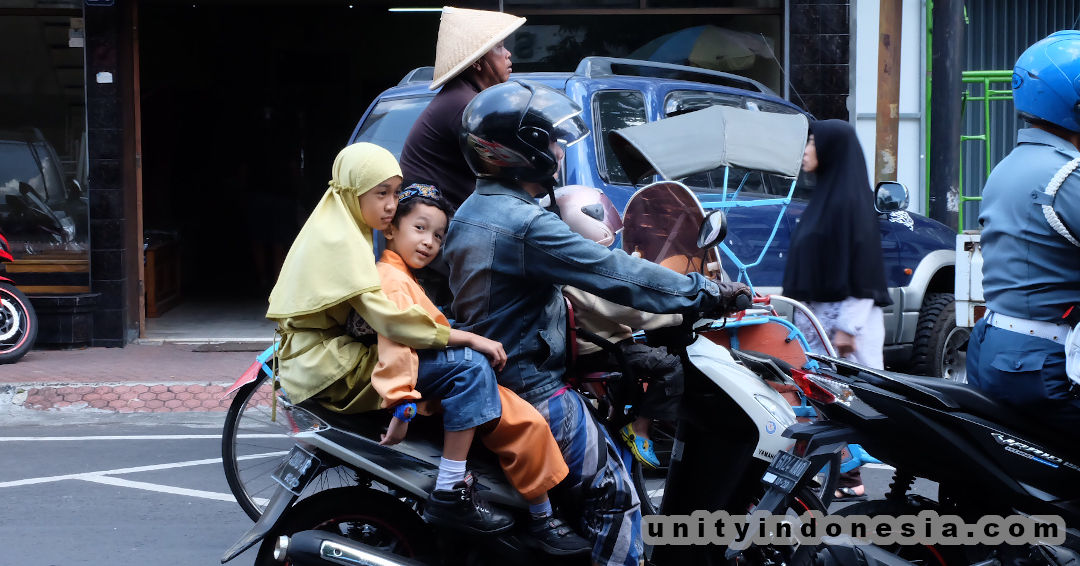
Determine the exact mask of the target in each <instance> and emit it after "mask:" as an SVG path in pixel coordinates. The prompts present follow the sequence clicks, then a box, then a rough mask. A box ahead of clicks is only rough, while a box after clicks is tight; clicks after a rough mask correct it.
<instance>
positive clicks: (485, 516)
mask: <svg viewBox="0 0 1080 566" xmlns="http://www.w3.org/2000/svg"><path fill="white" fill-rule="evenodd" d="M473 483H474V480H473V477H472V474H471V473H469V474H465V481H459V482H457V483H456V484H454V489H437V490H435V491H432V492H431V495H429V496H428V498H427V504H426V505H424V520H425V521H427V522H428V523H431V524H433V525H439V526H442V527H448V528H452V529H458V530H463V531H467V532H471V533H475V534H482V535H487V534H495V533H501V532H503V531H505V530H507V529H509V528H510V527H512V526H514V518H513V517H511V516H510V515H509V514H507V513H504V512H502V511H499V510H496V509H491V508H489V507H488V506H487V504H486V502H485V501H484V500H483V499H481V498H480V497H479V496H478V495H477V494H476V488H475V487H474V486H473Z"/></svg>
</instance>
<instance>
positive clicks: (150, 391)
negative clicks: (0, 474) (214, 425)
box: [0, 382, 232, 413]
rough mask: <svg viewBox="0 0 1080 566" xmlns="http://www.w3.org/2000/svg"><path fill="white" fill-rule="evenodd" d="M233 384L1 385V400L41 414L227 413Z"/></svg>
mask: <svg viewBox="0 0 1080 566" xmlns="http://www.w3.org/2000/svg"><path fill="white" fill-rule="evenodd" d="M230 385H231V383H208V382H177V383H160V382H158V383H130V382H128V383H94V384H86V383H76V384H72V383H26V384H17V383H16V384H3V385H0V398H2V399H4V401H7V402H8V403H10V404H11V405H14V406H17V407H22V408H24V409H32V410H37V411H56V410H61V409H63V410H71V409H91V410H97V411H104V412H110V413H173V412H203V413H206V412H225V411H226V410H228V408H229V404H230V403H231V402H232V398H231V397H226V396H225V390H226V389H227V388H228V387H229V386H230Z"/></svg>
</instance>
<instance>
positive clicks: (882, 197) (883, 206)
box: [874, 181, 908, 214]
mask: <svg viewBox="0 0 1080 566" xmlns="http://www.w3.org/2000/svg"><path fill="white" fill-rule="evenodd" d="M907 206H908V190H907V187H905V186H904V184H903V183H897V182H896V181H882V182H880V183H878V184H877V188H876V189H874V209H875V210H877V211H878V212H879V213H881V214H888V213H890V212H897V211H900V210H904V209H906V208H907Z"/></svg>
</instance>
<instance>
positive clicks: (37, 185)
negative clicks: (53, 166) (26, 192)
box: [0, 142, 45, 195]
mask: <svg viewBox="0 0 1080 566" xmlns="http://www.w3.org/2000/svg"><path fill="white" fill-rule="evenodd" d="M19 183H27V184H29V185H30V186H32V187H34V189H36V190H37V191H39V192H40V191H44V190H45V185H44V180H43V179H42V177H41V169H40V168H39V167H38V162H37V160H36V159H34V154H33V153H32V152H31V151H30V146H29V145H27V144H25V143H22V142H15V143H11V142H0V193H2V194H4V195H8V194H13V195H17V194H19Z"/></svg>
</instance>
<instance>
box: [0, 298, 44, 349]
mask: <svg viewBox="0 0 1080 566" xmlns="http://www.w3.org/2000/svg"><path fill="white" fill-rule="evenodd" d="M37 333H38V319H37V313H36V312H34V305H32V304H30V300H29V299H27V298H26V295H24V294H23V292H22V291H20V290H18V289H17V288H15V285H12V284H11V283H7V282H3V283H0V364H10V363H12V362H15V361H17V360H18V359H19V358H21V357H23V356H25V355H26V353H27V352H29V351H30V349H31V348H33V347H34V341H36V340H37Z"/></svg>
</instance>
